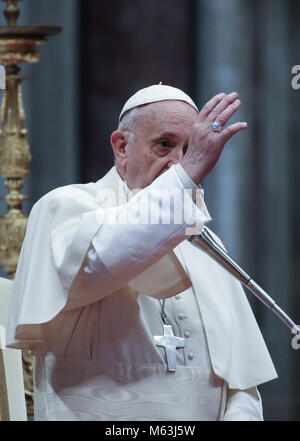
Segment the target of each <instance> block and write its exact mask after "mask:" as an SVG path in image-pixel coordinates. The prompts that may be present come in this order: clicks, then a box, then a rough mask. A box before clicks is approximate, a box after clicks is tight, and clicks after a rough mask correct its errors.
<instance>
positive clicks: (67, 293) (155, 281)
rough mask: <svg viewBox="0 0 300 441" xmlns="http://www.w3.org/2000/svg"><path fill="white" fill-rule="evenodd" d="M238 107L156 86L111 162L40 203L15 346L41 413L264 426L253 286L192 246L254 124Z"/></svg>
mask: <svg viewBox="0 0 300 441" xmlns="http://www.w3.org/2000/svg"><path fill="white" fill-rule="evenodd" d="M239 106H240V100H239V99H238V94H237V93H235V92H233V93H230V94H225V93H220V94H218V95H216V96H214V97H213V98H212V99H211V100H210V101H209V102H208V103H207V104H206V105H205V106H204V107H203V108H202V110H201V111H200V112H199V111H198V108H197V106H196V104H195V103H194V102H193V101H192V99H191V98H190V97H189V96H188V95H187V94H186V93H184V92H183V91H181V90H179V89H177V88H174V87H171V86H166V85H162V84H159V85H154V86H149V87H146V88H145V89H142V90H140V91H138V92H137V93H135V94H134V95H133V96H132V97H131V98H129V100H128V101H127V102H126V103H125V105H124V107H123V109H122V111H121V114H120V118H119V124H118V127H117V130H115V131H114V132H113V133H112V135H111V139H110V141H111V146H112V149H113V153H114V157H115V165H114V166H113V167H112V168H111V170H110V171H109V172H108V173H107V174H106V175H105V176H104V177H103V178H101V179H100V180H99V181H97V182H95V183H88V184H74V185H69V186H66V187H62V188H57V189H55V190H53V191H51V192H49V193H48V194H46V195H45V196H43V197H42V198H41V199H40V200H39V201H38V202H37V203H36V204H35V205H34V206H33V208H32V211H31V213H30V216H29V222H28V227H27V231H26V236H25V239H24V242H23V247H22V250H21V254H20V259H19V264H18V269H17V273H16V278H15V282H14V289H13V295H12V301H11V307H10V315H9V321H8V328H7V346H8V347H12V348H28V349H30V350H31V351H32V352H33V354H34V405H35V419H36V420H52V421H54V420H73V421H74V420H83V421H87V420H98V421H100V420H106V421H107V420H109V421H117V420H149V421H150V420H157V421H159V420H162V421H184V420H185V421H201V420H210V421H216V420H227V421H229V420H235V421H237V420H263V410H262V400H261V397H260V394H259V392H258V386H259V385H260V384H262V383H264V382H266V381H270V380H272V379H274V378H276V377H277V374H276V371H275V368H274V366H273V363H272V360H271V358H270V355H269V353H268V350H267V348H266V345H265V343H264V340H263V337H262V335H261V332H260V330H259V328H258V325H257V323H256V320H255V317H254V315H253V313H252V311H251V308H250V306H249V304H248V301H247V299H246V296H245V293H244V291H243V289H242V287H241V285H240V283H239V282H238V281H236V280H235V279H234V278H233V277H232V276H231V275H230V274H229V273H227V272H226V271H225V270H224V269H223V268H221V267H220V266H219V265H218V264H217V263H216V262H215V261H213V260H212V259H211V258H210V257H209V256H208V255H207V254H205V253H204V252H202V251H201V250H199V249H196V248H195V247H193V245H192V244H191V243H190V242H189V241H188V240H186V239H187V238H188V237H189V234H191V231H193V232H201V230H202V228H203V226H204V225H207V224H208V223H209V222H210V221H211V217H210V215H209V212H208V210H207V208H206V205H205V202H204V191H203V189H202V187H201V182H202V181H203V179H204V178H205V177H206V176H207V175H208V174H209V173H210V171H211V170H212V169H213V168H214V166H215V164H216V163H217V161H218V159H219V157H220V155H221V153H222V150H223V148H224V146H225V145H226V143H227V141H228V140H229V139H230V138H231V137H232V136H234V135H235V134H237V133H238V132H240V131H241V130H244V129H245V128H246V127H247V124H246V123H245V122H237V123H234V124H227V123H228V122H229V120H230V118H231V117H232V116H233V115H234V114H235V113H236V111H237V110H238V108H239ZM220 216H221V217H222V213H220ZM211 234H213V235H214V233H212V232H211ZM214 238H215V239H216V240H217V241H218V243H219V244H220V245H221V246H224V245H223V244H222V242H221V241H220V239H219V238H218V237H217V236H216V235H214Z"/></svg>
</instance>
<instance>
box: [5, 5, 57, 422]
mask: <svg viewBox="0 0 300 441" xmlns="http://www.w3.org/2000/svg"><path fill="white" fill-rule="evenodd" d="M2 1H4V2H5V3H6V8H5V10H4V16H5V18H6V21H7V26H2V27H0V64H1V65H4V66H5V70H6V88H5V91H4V92H3V93H4V95H3V99H2V106H1V114H0V118H1V122H2V131H1V135H2V136H1V139H0V173H1V174H2V175H3V176H4V177H5V186H6V188H7V190H8V193H7V194H6V195H5V196H4V197H3V199H4V200H5V201H6V204H7V210H8V211H7V213H6V214H5V215H4V216H1V217H0V264H1V265H2V267H3V268H4V270H5V271H6V272H7V274H8V276H9V277H10V278H11V279H13V278H14V275H15V272H16V268H17V263H18V258H19V253H20V250H21V246H22V242H23V239H24V235H25V231H26V225H27V216H25V215H24V214H23V213H22V202H23V201H24V199H26V196H25V195H23V194H21V192H20V190H21V188H22V187H23V183H24V181H23V179H24V177H25V176H26V175H27V173H28V172H29V169H30V162H31V154H30V148H29V145H28V142H27V130H26V129H25V128H24V120H25V113H24V107H23V101H22V86H21V82H22V80H23V79H24V76H23V75H21V74H20V73H19V72H20V67H19V66H18V65H19V64H27V63H37V62H38V61H39V60H40V56H39V54H38V53H37V52H36V47H37V45H38V44H43V43H45V42H46V37H48V36H51V35H53V34H56V33H58V32H59V31H60V30H61V28H60V27H58V26H17V25H16V22H17V19H18V16H19V9H18V3H19V1H20V0H2ZM23 365H24V382H25V395H26V403H27V413H28V418H29V419H32V417H33V387H32V358H31V356H30V354H29V353H28V352H27V351H23Z"/></svg>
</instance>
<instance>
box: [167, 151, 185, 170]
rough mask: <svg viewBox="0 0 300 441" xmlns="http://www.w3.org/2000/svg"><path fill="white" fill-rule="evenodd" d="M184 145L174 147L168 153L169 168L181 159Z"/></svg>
mask: <svg viewBox="0 0 300 441" xmlns="http://www.w3.org/2000/svg"><path fill="white" fill-rule="evenodd" d="M185 151H186V147H176V148H174V149H173V150H172V151H171V152H170V153H169V155H168V163H167V167H168V168H170V167H172V165H174V164H178V163H179V162H181V161H182V160H183V157H184V154H185Z"/></svg>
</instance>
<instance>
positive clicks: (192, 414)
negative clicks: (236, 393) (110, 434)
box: [34, 355, 226, 421]
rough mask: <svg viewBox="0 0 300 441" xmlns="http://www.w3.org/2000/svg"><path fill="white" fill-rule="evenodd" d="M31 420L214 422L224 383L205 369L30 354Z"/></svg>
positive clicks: (219, 411)
mask: <svg viewBox="0 0 300 441" xmlns="http://www.w3.org/2000/svg"><path fill="white" fill-rule="evenodd" d="M35 364H36V369H35V379H34V380H35V402H34V404H35V421H58V420H61V421H79V420H81V421H116V420H118V421H216V420H218V419H222V416H223V414H224V406H225V401H226V393H225V387H224V382H223V380H221V379H220V378H219V377H216V376H215V375H214V374H213V373H212V371H210V370H209V369H201V368H194V367H187V366H178V367H177V369H176V372H175V373H169V372H167V371H166V368H165V366H164V365H162V364H148V365H141V364H131V363H123V362H121V363H113V364H105V363H103V362H100V361H91V360H77V359H70V358H56V357H54V356H53V355H47V356H46V357H42V356H38V357H35Z"/></svg>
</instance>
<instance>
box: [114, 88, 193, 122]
mask: <svg viewBox="0 0 300 441" xmlns="http://www.w3.org/2000/svg"><path fill="white" fill-rule="evenodd" d="M165 100H179V101H184V102H186V103H188V104H190V105H191V106H192V107H194V109H196V110H197V112H199V110H198V108H197V106H196V104H195V103H194V101H193V100H192V99H191V98H190V97H189V96H188V95H187V94H186V93H184V92H182V90H180V89H177V88H176V87H172V86H165V85H163V84H161V83H160V84H156V85H154V86H149V87H146V88H145V89H141V90H139V91H138V92H136V93H135V94H134V95H132V97H130V98H129V100H127V101H126V103H125V105H124V107H123V109H122V111H121V113H120V116H119V120H121V118H122V116H123V115H124V113H125V112H127V111H128V110H130V109H133V108H134V107H138V106H142V105H143V104H150V103H156V102H157V101H165Z"/></svg>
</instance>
